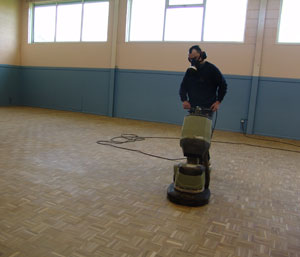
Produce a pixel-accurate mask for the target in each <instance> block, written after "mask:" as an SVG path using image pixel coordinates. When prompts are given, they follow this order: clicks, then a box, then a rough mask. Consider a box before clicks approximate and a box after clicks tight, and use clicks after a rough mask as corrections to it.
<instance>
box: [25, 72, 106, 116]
mask: <svg viewBox="0 0 300 257" xmlns="http://www.w3.org/2000/svg"><path fill="white" fill-rule="evenodd" d="M21 79H22V89H21V93H22V101H23V105H26V106H37V107H44V108H53V109H59V110H71V111H81V112H87V113H95V114H101V115H107V110H108V90H109V70H108V69H75V68H74V69H73V68H41V67H40V68H39V67H24V68H22V72H21Z"/></svg>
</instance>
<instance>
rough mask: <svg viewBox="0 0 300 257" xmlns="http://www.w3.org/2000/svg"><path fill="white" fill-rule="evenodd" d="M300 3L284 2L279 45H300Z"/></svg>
mask: <svg viewBox="0 0 300 257" xmlns="http://www.w3.org/2000/svg"><path fill="white" fill-rule="evenodd" d="M299 12H300V1H299V0H282V5H281V16H280V25H279V33H278V42H279V43H300V34H299V33H298V32H297V31H299V26H300V16H299Z"/></svg>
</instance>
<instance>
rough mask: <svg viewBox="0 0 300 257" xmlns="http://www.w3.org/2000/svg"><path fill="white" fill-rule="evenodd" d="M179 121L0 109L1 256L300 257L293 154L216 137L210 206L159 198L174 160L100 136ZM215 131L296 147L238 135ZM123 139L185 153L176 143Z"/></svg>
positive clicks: (161, 130) (297, 172)
mask: <svg viewBox="0 0 300 257" xmlns="http://www.w3.org/2000/svg"><path fill="white" fill-rule="evenodd" d="M180 129H181V128H180V126H176V125H168V124H159V123H151V122H142V121H134V120H126V119H117V118H109V117H102V116H97V115H89V114H81V113H72V112H64V111H55V110H47V109H38V108H28V107H24V108H21V107H1V108H0V256H1V257H3V256H10V257H14V256H29V257H62V256H68V257H87V256H101V257H115V256H120V257H129V256H137V257H169V256H170V257H181V256H182V257H200V256H201V257H203V256H207V257H213V256H214V257H229V256H232V257H233V256H240V257H251V256H257V257H258V256H260V257H264V256H274V257H279V256H283V257H297V256H298V257H299V256H300V189H299V188H300V158H299V156H300V155H299V154H298V153H293V152H284V151H279V150H271V149H264V148H255V147H249V146H246V145H232V144H221V143H212V147H211V155H212V163H213V170H212V177H211V192H212V196H211V200H210V203H209V204H208V205H206V206H204V207H198V208H190V207H183V206H176V205H174V204H172V203H170V202H169V201H168V200H167V199H166V190H167V187H168V185H169V184H170V183H171V182H172V172H173V168H172V167H173V164H174V163H176V162H171V161H166V160H162V159H156V158H153V157H149V156H145V155H142V154H139V153H135V152H129V151H124V150H119V149H115V148H111V147H109V146H101V145H98V144H96V141H97V140H99V139H109V138H111V137H113V136H118V135H120V134H122V133H135V134H138V135H140V136H168V137H179V136H180ZM213 139H214V140H222V141H231V142H246V143H251V144H259V145H265V146H271V147H281V148H286V149H291V150H299V148H296V147H293V146H287V145H282V144H279V143H272V142H264V141H261V140H252V139H249V138H246V137H244V136H243V135H241V134H238V133H228V132H221V131H215V134H214V138H213ZM281 141H283V142H293V143H295V144H297V143H298V145H299V142H296V141H288V140H281ZM125 147H130V148H134V149H139V150H142V151H145V152H148V153H151V154H156V155H160V156H165V157H169V158H176V157H177V158H180V157H182V153H181V149H180V147H179V143H178V140H171V139H166V140H162V139H147V140H145V141H141V142H135V143H128V144H126V145H125Z"/></svg>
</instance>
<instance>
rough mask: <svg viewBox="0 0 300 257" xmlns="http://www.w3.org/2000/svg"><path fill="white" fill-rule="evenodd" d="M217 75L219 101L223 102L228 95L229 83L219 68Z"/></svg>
mask: <svg viewBox="0 0 300 257" xmlns="http://www.w3.org/2000/svg"><path fill="white" fill-rule="evenodd" d="M216 72H217V74H216V83H217V88H218V89H217V101H219V102H222V101H223V98H224V96H225V95H226V93H227V83H226V80H225V78H224V76H223V75H222V73H221V72H220V70H219V69H218V68H217V70H216Z"/></svg>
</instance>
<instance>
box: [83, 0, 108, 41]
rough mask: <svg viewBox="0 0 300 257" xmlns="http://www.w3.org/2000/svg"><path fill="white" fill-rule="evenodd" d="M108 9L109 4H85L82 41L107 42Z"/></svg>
mask: <svg viewBox="0 0 300 257" xmlns="http://www.w3.org/2000/svg"><path fill="white" fill-rule="evenodd" d="M108 9H109V3H108V2H100V3H85V4H84V13H83V28H82V41H106V40H107V26H108Z"/></svg>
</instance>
